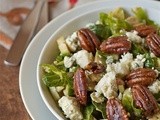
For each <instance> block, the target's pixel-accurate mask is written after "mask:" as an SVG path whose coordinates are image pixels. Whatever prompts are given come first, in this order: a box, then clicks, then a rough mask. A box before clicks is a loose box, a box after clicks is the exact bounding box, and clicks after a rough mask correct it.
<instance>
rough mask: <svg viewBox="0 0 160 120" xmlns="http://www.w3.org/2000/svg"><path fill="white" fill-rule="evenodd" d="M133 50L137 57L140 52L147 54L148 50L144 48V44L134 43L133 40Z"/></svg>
mask: <svg viewBox="0 0 160 120" xmlns="http://www.w3.org/2000/svg"><path fill="white" fill-rule="evenodd" d="M131 51H132V53H133V56H134V57H136V56H137V55H139V54H145V53H146V52H147V50H146V49H145V48H144V46H143V45H141V44H137V43H133V42H132V49H131Z"/></svg>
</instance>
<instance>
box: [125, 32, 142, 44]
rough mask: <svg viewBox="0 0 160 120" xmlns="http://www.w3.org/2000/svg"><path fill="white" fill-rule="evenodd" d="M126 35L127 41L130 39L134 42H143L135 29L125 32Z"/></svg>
mask: <svg viewBox="0 0 160 120" xmlns="http://www.w3.org/2000/svg"><path fill="white" fill-rule="evenodd" d="M126 35H127V37H128V39H129V41H132V42H135V43H144V39H143V38H141V37H140V36H138V32H137V31H135V30H134V31H133V32H126Z"/></svg>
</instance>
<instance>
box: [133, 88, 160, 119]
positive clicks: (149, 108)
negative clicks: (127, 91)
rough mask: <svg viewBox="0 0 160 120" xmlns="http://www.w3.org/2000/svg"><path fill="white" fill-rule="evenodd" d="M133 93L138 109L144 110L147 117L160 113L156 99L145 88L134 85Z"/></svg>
mask: <svg viewBox="0 0 160 120" xmlns="http://www.w3.org/2000/svg"><path fill="white" fill-rule="evenodd" d="M131 91H132V96H133V100H134V103H135V105H136V107H138V108H140V109H142V110H143V113H144V115H145V116H151V115H153V114H154V113H156V112H158V111H159V108H158V103H157V102H156V99H155V98H154V96H153V95H152V93H151V92H150V91H149V90H148V89H147V88H146V87H145V86H143V85H134V86H133V87H132V88H131Z"/></svg>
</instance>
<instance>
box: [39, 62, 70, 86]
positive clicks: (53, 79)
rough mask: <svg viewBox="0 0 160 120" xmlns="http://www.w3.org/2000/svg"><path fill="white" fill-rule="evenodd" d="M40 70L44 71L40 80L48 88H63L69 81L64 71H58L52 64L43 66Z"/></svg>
mask: <svg viewBox="0 0 160 120" xmlns="http://www.w3.org/2000/svg"><path fill="white" fill-rule="evenodd" d="M42 68H43V70H44V71H45V74H44V76H43V77H42V80H43V81H44V83H45V84H46V85H47V86H48V87H52V86H55V87H56V86H65V85H67V83H68V81H69V80H70V78H69V76H68V75H67V73H66V72H65V71H63V70H60V69H58V68H57V67H56V66H55V65H53V64H43V65H42Z"/></svg>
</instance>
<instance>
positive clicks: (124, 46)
mask: <svg viewBox="0 0 160 120" xmlns="http://www.w3.org/2000/svg"><path fill="white" fill-rule="evenodd" d="M127 39H128V38H127V37H126V36H118V37H112V38H108V39H107V40H105V41H103V42H102V44H101V45H100V50H101V51H103V52H105V53H111V54H112V53H113V54H123V53H126V52H128V51H129V50H130V49H131V43H130V42H129V41H128V40H127Z"/></svg>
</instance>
